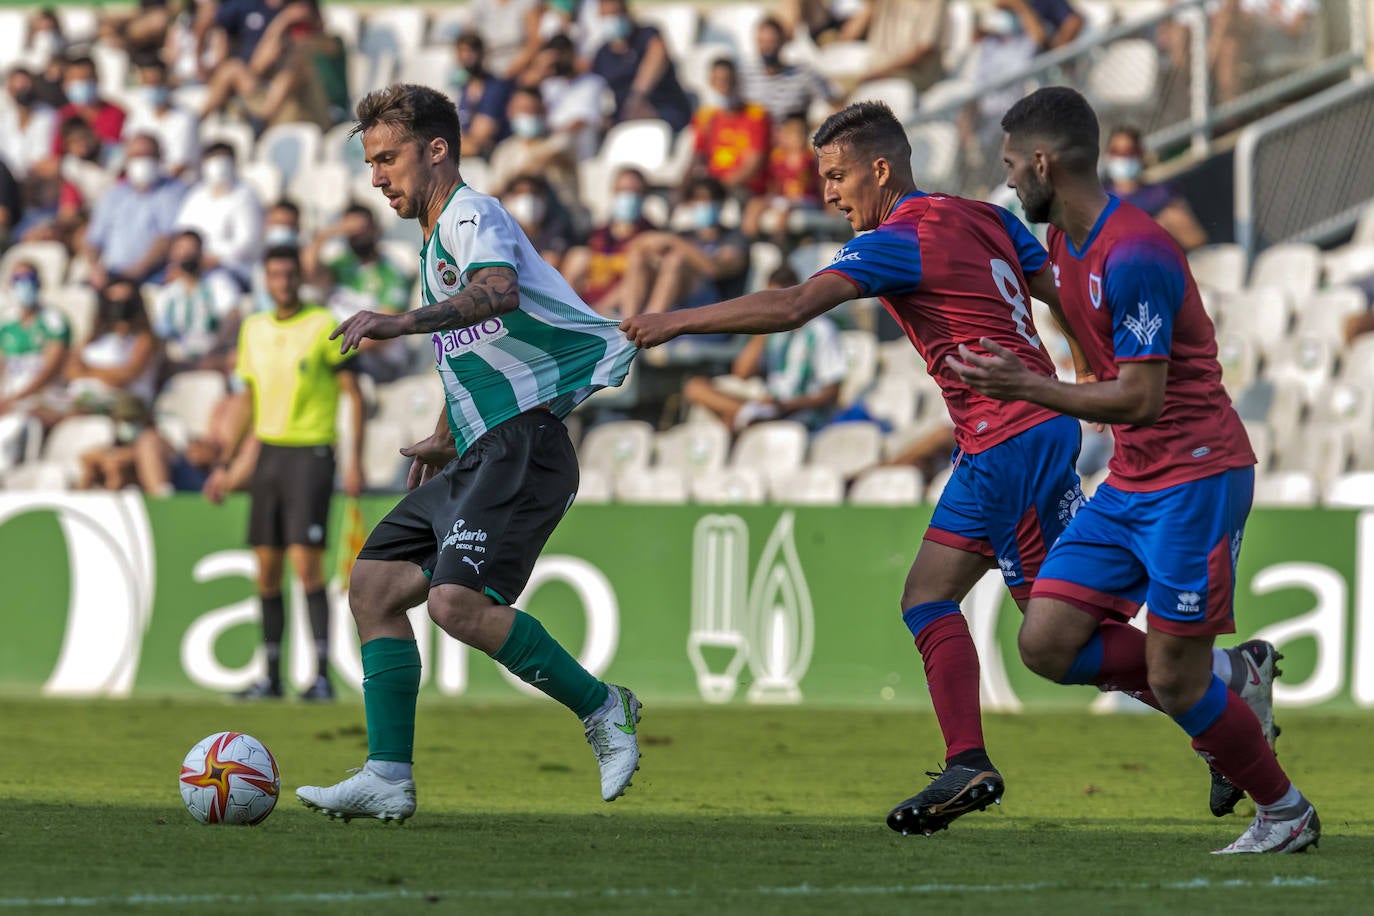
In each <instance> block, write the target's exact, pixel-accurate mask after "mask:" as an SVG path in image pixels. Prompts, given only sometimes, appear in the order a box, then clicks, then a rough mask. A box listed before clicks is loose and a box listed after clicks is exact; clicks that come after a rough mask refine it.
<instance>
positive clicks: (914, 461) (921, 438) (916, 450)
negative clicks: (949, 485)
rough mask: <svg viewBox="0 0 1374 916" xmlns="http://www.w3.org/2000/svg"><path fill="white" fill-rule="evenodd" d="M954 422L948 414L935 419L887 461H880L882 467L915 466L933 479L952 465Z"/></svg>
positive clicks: (922, 473) (929, 478)
mask: <svg viewBox="0 0 1374 916" xmlns="http://www.w3.org/2000/svg"><path fill="white" fill-rule="evenodd" d="M955 448H956V445H955V442H954V424H952V423H950V422H949V418H948V416H943V417H941V418H940V419H938V420H936V421H933V422H932V423H931V424H930V426H929V427H928V428H927V429H925V430H924V431H923V432H921V433H920V434H919V435H917V436H916V437H915V438H913V439H912V440H911V441H910V442H908V443H907V444H906V445H905V446H904V447H903V448H902V449H901V450H900V451H899V452H897V454H895V455H893V456H892V457H891V458H888V459H887V460H886V461H882V462H879V465H880V466H881V467H914V468H916V469H917V470H918V471H920V472H921V476H922V477H923V478H925V479H926V480H931V479H933V478H934V477H935V475H937V474H939V473H940V472H941V471H943V470H944V469H945V468H947V467H949V465H950V458H949V456H950V455H952V454H954V449H955Z"/></svg>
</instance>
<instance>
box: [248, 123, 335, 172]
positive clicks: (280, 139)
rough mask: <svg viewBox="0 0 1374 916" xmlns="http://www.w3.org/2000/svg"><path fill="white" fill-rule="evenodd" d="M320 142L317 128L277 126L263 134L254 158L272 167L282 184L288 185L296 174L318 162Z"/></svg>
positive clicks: (309, 126) (312, 126)
mask: <svg viewBox="0 0 1374 916" xmlns="http://www.w3.org/2000/svg"><path fill="white" fill-rule="evenodd" d="M320 140H321V135H320V129H319V127H317V126H315V125H314V124H310V123H307V122H303V121H298V122H294V123H289V124H276V125H273V126H272V127H269V128H267V130H265V131H263V132H262V136H261V137H260V138H258V145H257V149H256V150H255V152H254V157H253V158H254V159H255V161H257V162H267V163H271V164H272V165H273V166H275V167H276V169H277V171H278V172H279V173H280V174H281V176H282V182H283V184H285V185H288V186H289V185H290V184H291V181H292V179H294V178H295V177H296V175H298V174H299V173H301V172H304V171H307V170H309V169H311V168H312V167H313V166H314V165H315V163H316V162H317V161H319V158H320Z"/></svg>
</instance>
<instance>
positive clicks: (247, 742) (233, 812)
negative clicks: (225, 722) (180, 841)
mask: <svg viewBox="0 0 1374 916" xmlns="http://www.w3.org/2000/svg"><path fill="white" fill-rule="evenodd" d="M280 789H281V776H280V775H279V774H278V773H277V761H276V758H274V757H273V756H272V752H271V751H269V750H268V749H267V746H266V745H264V744H263V743H262V742H261V741H259V740H258V739H257V738H254V737H253V736H252V735H245V734H243V733H241V732H219V733H218V734H214V735H211V736H210V737H208V738H206V739H204V740H203V741H200V742H198V743H197V744H196V746H195V747H193V748H191V751H190V753H188V754H187V755H186V759H185V760H183V761H182V762H181V800H182V802H184V803H185V805H186V810H187V811H189V812H191V816H192V817H194V818H195V819H196V820H198V821H200V822H201V823H202V824H261V823H262V822H263V821H264V820H266V819H267V815H269V814H271V813H272V809H273V808H275V807H276V806H277V794H278V792H279V791H280Z"/></svg>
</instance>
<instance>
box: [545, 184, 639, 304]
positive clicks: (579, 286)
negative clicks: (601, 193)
mask: <svg viewBox="0 0 1374 916" xmlns="http://www.w3.org/2000/svg"><path fill="white" fill-rule="evenodd" d="M648 193H649V181H648V179H647V178H645V177H644V173H643V172H641V171H639V170H638V169H633V168H623V169H621V170H620V171H619V172H617V173H616V176H615V182H614V184H613V185H612V187H611V194H612V196H611V207H610V218H609V219H608V220H607V221H606V222H605V223H604V224H602V225H600V226H596V227H594V228H593V229H592V231H591V234H590V235H589V236H588V238H587V243H586V244H585V245H583V246H580V247H577V248H574V249H572V250H571V251H569V252H568V254H567V256H566V257H564V259H563V263H562V267H561V268H560V269H561V270H562V273H563V276H564V277H565V278H566V279H567V281H568V283H569V284H571V285H572V288H573V289H574V290H576V291H577V294H578V295H579V296H580V297H582V301H583V302H585V303H587V304H588V305H590V306H591V307H592V308H594V309H596V310H597V311H598V312H600V313H601V314H603V315H620V314H621V313H622V311H624V312H625V313H626V314H629V309H630V305H629V303H628V301H627V300H626V299H625V288H624V284H623V282H622V281H623V280H624V278H625V271H626V268H627V267H628V266H629V258H630V255H629V251H630V246H631V245H633V244H634V242H635V240H636V239H638V238H639V237H640V236H642V235H644V234H645V233H647V232H652V231H654V230H655V229H656V228H657V227H655V226H654V224H653V223H651V222H649V220H648V219H646V218H645V217H644V200H645V197H646V195H647V194H648ZM640 305H642V303H637V304H635V305H634V307H633V309H634V311H636V312H637V311H638V310H639V307H640Z"/></svg>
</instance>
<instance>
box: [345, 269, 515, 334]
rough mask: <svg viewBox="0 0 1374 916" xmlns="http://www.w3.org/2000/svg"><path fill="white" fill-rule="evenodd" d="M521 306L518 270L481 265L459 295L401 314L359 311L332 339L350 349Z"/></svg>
mask: <svg viewBox="0 0 1374 916" xmlns="http://www.w3.org/2000/svg"><path fill="white" fill-rule="evenodd" d="M519 307H520V287H519V281H518V280H517V279H516V276H515V270H514V269H513V268H510V267H504V266H500V267H482V268H479V269H478V270H474V271H473V272H472V274H471V280H470V282H469V283H468V285H467V286H465V287H463V289H462V290H461V291H460V292H459V293H458V294H457V295H456V296H451V297H449V298H448V299H445V300H444V301H443V302H436V303H434V304H433V305H427V306H425V307H424V308H420V309H416V310H415V311H413V312H404V313H402V314H399V315H392V314H386V313H384V312H370V311H362V312H358V313H357V314H356V315H353V316H351V317H349V318H347V319H346V320H345V321H344V322H343V323H342V324H340V325H339V326H338V327H337V328H335V329H334V333H333V334H330V335H329V339H330V340H335V339H339V352H341V353H347V352H348V351H349V350H351V349H353V348H354V347H356V346H358V344H360V343H362V342H363V341H364V340H390V339H391V338H393V337H400V336H401V335H403V334H428V333H430V332H432V331H456V330H458V329H459V328H466V327H471V326H472V325H474V324H481V323H482V322H483V321H486V320H488V319H490V318H495V317H497V316H499V315H504V314H506V313H508V312H513V311H515V310H516V309H517V308H519Z"/></svg>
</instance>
